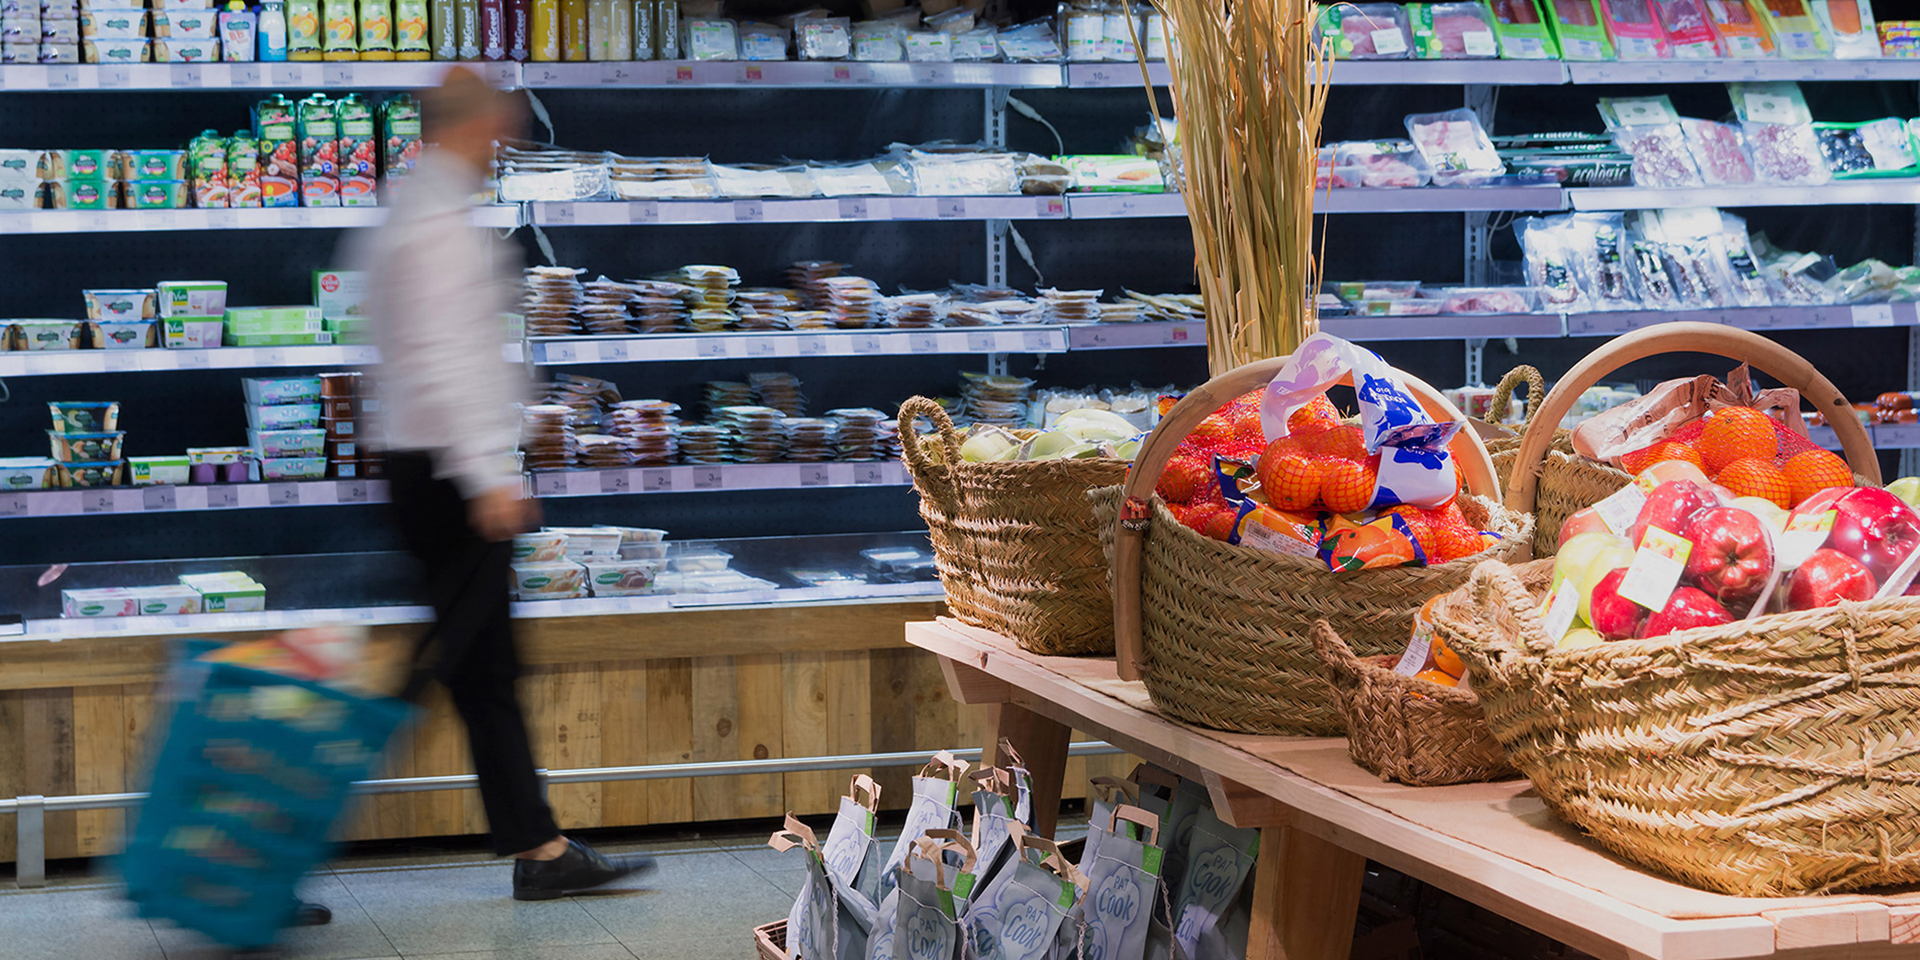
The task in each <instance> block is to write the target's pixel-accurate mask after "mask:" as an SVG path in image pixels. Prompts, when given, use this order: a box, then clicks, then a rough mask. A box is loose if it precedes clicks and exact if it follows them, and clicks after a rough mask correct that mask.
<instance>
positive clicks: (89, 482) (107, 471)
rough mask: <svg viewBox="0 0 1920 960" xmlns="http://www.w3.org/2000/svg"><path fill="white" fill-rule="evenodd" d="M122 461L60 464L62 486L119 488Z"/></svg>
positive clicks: (123, 464)
mask: <svg viewBox="0 0 1920 960" xmlns="http://www.w3.org/2000/svg"><path fill="white" fill-rule="evenodd" d="M124 466H126V464H125V463H124V462H123V461H120V460H94V461H87V462H75V463H63V464H60V485H61V486H62V487H68V488H74V487H79V488H87V489H91V488H99V487H117V486H119V485H120V474H121V468H122V467H124Z"/></svg>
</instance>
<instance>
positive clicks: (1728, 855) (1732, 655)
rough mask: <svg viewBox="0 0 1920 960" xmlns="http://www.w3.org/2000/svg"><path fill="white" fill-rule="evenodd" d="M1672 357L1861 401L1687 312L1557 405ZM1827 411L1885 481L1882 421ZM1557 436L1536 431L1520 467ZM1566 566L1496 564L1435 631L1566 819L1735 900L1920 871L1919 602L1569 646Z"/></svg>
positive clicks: (1597, 368)
mask: <svg viewBox="0 0 1920 960" xmlns="http://www.w3.org/2000/svg"><path fill="white" fill-rule="evenodd" d="M1666 351H1673V352H1686V353H1708V354H1718V355H1721V356H1725V357H1728V358H1730V359H1733V360H1736V361H1745V362H1749V363H1752V364H1753V366H1754V367H1756V368H1757V369H1760V370H1762V371H1763V372H1766V373H1768V374H1770V375H1772V376H1773V377H1774V378H1775V379H1778V380H1780V381H1781V382H1782V383H1785V384H1787V385H1789V386H1792V387H1796V388H1797V389H1799V390H1800V394H1801V396H1802V397H1804V398H1807V399H1809V400H1811V401H1813V403H1814V405H1815V406H1816V407H1818V408H1819V409H1822V410H1826V411H1847V410H1848V405H1847V400H1846V398H1845V397H1844V396H1842V395H1841V394H1840V392H1839V391H1838V390H1837V389H1835V388H1834V386H1833V385H1832V384H1831V383H1830V382H1828V381H1827V380H1826V379H1825V378H1824V377H1821V376H1820V375H1819V373H1818V372H1817V371H1815V370H1814V369H1813V368H1812V367H1811V366H1810V365H1809V364H1808V363H1807V362H1806V361H1805V360H1803V359H1801V358H1800V357H1799V356H1798V355H1797V354H1794V353H1792V352H1791V351H1788V350H1786V349H1785V348H1783V347H1780V346H1778V345H1776V344H1774V343H1773V342H1772V341H1770V340H1766V339H1765V338H1762V337H1759V336H1755V335H1753V334H1749V333H1745V332H1743V331H1739V330H1733V329H1730V328H1726V327H1719V326H1713V325H1709V324H1696V323H1671V324H1662V325H1660V326H1659V327H1655V328H1650V329H1648V330H1644V331H1641V332H1639V333H1634V334H1629V335H1627V336H1625V337H1621V338H1619V339H1618V340H1614V341H1612V342H1610V343H1608V344H1607V345H1606V346H1604V347H1602V348H1601V349H1600V350H1598V351H1596V352H1595V353H1594V354H1593V355H1592V356H1590V357H1588V358H1587V359H1586V360H1584V361H1582V362H1581V364H1580V365H1579V366H1577V367H1575V368H1574V370H1573V372H1571V373H1569V374H1568V375H1567V378H1566V379H1564V380H1562V381H1561V384H1560V386H1559V387H1557V388H1555V390H1554V391H1553V393H1551V394H1549V395H1548V397H1547V402H1546V403H1545V404H1544V405H1543V408H1542V411H1541V414H1540V415H1541V416H1542V417H1543V418H1553V420H1557V419H1558V418H1559V417H1560V416H1561V415H1563V414H1564V413H1565V412H1566V409H1567V407H1568V406H1569V405H1570V404H1571V403H1572V401H1573V398H1574V397H1577V396H1579V394H1580V392H1581V391H1582V390H1584V389H1586V387H1587V386H1588V385H1590V384H1592V383H1593V382H1594V381H1595V380H1597V379H1599V378H1600V377H1601V376H1604V375H1606V374H1607V373H1609V372H1611V371H1612V370H1614V369H1617V368H1618V367H1619V366H1621V365H1623V364H1625V363H1629V362H1632V361H1634V360H1638V359H1641V358H1643V357H1647V356H1651V355H1653V354H1656V353H1661V352H1666ZM1830 419H1831V420H1832V422H1833V423H1834V426H1835V430H1836V432H1837V433H1838V435H1839V438H1840V441H1841V444H1842V446H1843V448H1844V449H1845V450H1846V453H1847V459H1848V461H1849V463H1850V464H1851V466H1852V467H1853V470H1854V473H1855V474H1856V475H1858V476H1859V477H1861V478H1862V479H1863V480H1866V481H1868V482H1873V483H1878V482H1879V465H1878V462H1877V459H1876V457H1875V454H1874V452H1873V448H1872V445H1871V444H1870V443H1869V442H1868V441H1867V437H1866V431H1865V430H1864V429H1863V428H1861V427H1860V425H1859V422H1858V421H1857V420H1855V419H1853V418H1852V417H1851V416H1846V415H1844V414H1843V415H1830ZM1549 422H1553V421H1552V420H1550V421H1549ZM1545 440H1546V438H1545V437H1544V436H1542V435H1539V434H1531V433H1530V434H1529V435H1528V437H1527V443H1526V445H1525V446H1523V448H1522V450H1521V454H1520V455H1521V458H1522V459H1521V462H1520V466H1521V467H1523V468H1524V467H1525V466H1526V465H1527V463H1528V462H1529V460H1528V458H1533V459H1534V460H1537V459H1538V457H1539V456H1540V453H1541V452H1542V450H1543V449H1544V447H1545ZM1515 475H1516V477H1520V476H1525V475H1526V474H1524V473H1523V472H1522V471H1516V474H1515ZM1530 496H1531V491H1530V490H1528V489H1525V488H1518V487H1517V488H1516V489H1514V490H1512V491H1510V492H1509V499H1508V503H1509V504H1510V505H1512V506H1514V507H1515V509H1521V508H1523V507H1524V506H1525V505H1527V502H1528V498H1529V497H1530ZM1551 578H1552V562H1551V561H1548V560H1537V561H1534V562H1533V563H1530V564H1525V565H1522V566H1519V567H1509V566H1507V565H1505V564H1500V563H1483V564H1480V565H1478V566H1477V567H1475V568H1474V571H1473V576H1472V579H1471V581H1470V582H1469V585H1468V587H1467V589H1466V590H1465V591H1463V592H1461V593H1458V594H1456V595H1455V598H1453V599H1454V600H1455V601H1457V602H1448V603H1443V604H1442V605H1441V606H1440V607H1439V608H1438V609H1437V611H1436V612H1437V616H1436V622H1435V629H1436V630H1437V631H1438V632H1439V634H1440V636H1442V637H1443V638H1444V639H1445V640H1446V641H1447V643H1448V644H1449V645H1450V646H1452V647H1453V649H1454V650H1455V651H1456V652H1458V653H1459V654H1460V655H1461V657H1462V658H1463V659H1464V660H1465V661H1466V662H1467V664H1468V665H1469V666H1470V667H1471V668H1472V670H1473V678H1474V687H1475V692H1476V693H1477V694H1478V696H1479V697H1480V701H1481V704H1482V706H1483V707H1484V708H1485V710H1486V715H1487V721H1488V725H1489V726H1490V728H1491V729H1492V731H1493V733H1494V736H1495V737H1496V738H1498V739H1499V741H1500V743H1501V745H1502V746H1503V747H1505V748H1506V751H1507V756H1508V758H1509V759H1510V760H1512V762H1513V765H1514V766H1515V767H1517V768H1519V770H1520V772H1522V773H1524V774H1526V775H1527V776H1528V777H1530V778H1532V780H1533V784H1534V787H1535V788H1536V789H1537V790H1538V791H1539V793H1540V796H1541V798H1542V799H1544V800H1545V801H1546V802H1547V804H1548V805H1549V806H1550V807H1552V809H1553V810H1554V811H1555V812H1556V813H1558V814H1559V815H1560V816H1562V817H1563V818H1565V819H1566V820H1568V821H1570V822H1572V823H1574V824H1575V825H1577V826H1579V827H1581V828H1583V829H1585V830H1586V831H1587V832H1589V833H1591V834H1592V835H1593V836H1594V837H1595V838H1596V839H1597V840H1599V841H1600V842H1601V843H1602V844H1604V845H1605V846H1607V847H1608V848H1609V849H1611V850H1614V851H1615V852H1617V853H1619V854H1621V855H1622V856H1625V857H1627V858H1629V859H1632V860H1636V861H1638V862H1640V863H1644V864H1647V865H1648V866H1651V867H1654V868H1657V869H1660V870H1664V871H1666V872H1668V873H1671V874H1673V875H1674V876H1677V877H1679V878H1681V879H1683V880H1685V881H1687V882H1689V883H1693V884H1697V885H1699V886H1702V887H1706V888H1709V889H1713V890H1718V891H1721V892H1725V893H1731V894H1737V895H1746V896H1786V895H1793V894H1800V893H1809V892H1823V891H1834V890H1845V889H1854V888H1860V887H1869V886H1876V885H1881V884H1893V883H1911V882H1915V881H1920V852H1915V851H1914V850H1913V845H1912V842H1911V839H1910V838H1911V837H1913V836H1914V835H1915V833H1916V832H1920V731H1917V730H1916V728H1915V727H1914V724H1913V722H1912V718H1913V714H1914V710H1915V708H1916V706H1920V650H1916V649H1915V648H1914V644H1913V637H1914V636H1915V634H1916V632H1920V600H1915V599H1908V598H1899V599H1891V600H1876V601H1870V602H1867V603H1848V604H1843V605H1841V606H1838V607H1832V608H1826V609H1819V610H1806V611H1800V612H1796V613H1785V614H1775V615H1772V616H1762V617H1758V618H1755V619H1753V620H1746V621H1741V622H1739V623H1734V624H1728V625H1725V626H1718V627H1705V628H1699V629H1694V630H1685V631H1680V632H1677V633H1673V634H1669V635H1667V636H1664V637H1657V638H1653V639H1649V640H1619V641H1613V642H1610V643H1605V644H1601V645H1599V646H1595V647H1589V648H1586V649H1582V650H1572V651H1558V650H1555V648H1554V644H1553V643H1552V642H1551V641H1550V640H1549V639H1548V638H1547V636H1546V633H1545V628H1544V627H1543V625H1542V622H1541V615H1540V611H1539V604H1540V602H1541V600H1542V599H1543V598H1544V596H1545V594H1546V590H1547V586H1548V583H1549V582H1550V580H1551Z"/></svg>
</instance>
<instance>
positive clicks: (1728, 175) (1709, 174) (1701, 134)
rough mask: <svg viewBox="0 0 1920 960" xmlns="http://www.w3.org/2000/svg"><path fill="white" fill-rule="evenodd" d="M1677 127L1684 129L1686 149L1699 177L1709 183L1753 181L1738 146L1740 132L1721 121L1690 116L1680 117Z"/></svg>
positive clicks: (1748, 163)
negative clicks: (1691, 155)
mask: <svg viewBox="0 0 1920 960" xmlns="http://www.w3.org/2000/svg"><path fill="white" fill-rule="evenodd" d="M1680 129H1681V130H1683V131H1685V132H1686V135H1687V152H1689V153H1691V154H1693V162H1694V165H1695V166H1697V167H1699V168H1700V178H1701V179H1702V180H1704V181H1706V182H1707V183H1708V184H1710V185H1713V186H1728V185H1734V184H1747V183H1752V182H1753V164H1752V163H1750V162H1748V160H1747V151H1746V148H1744V147H1742V146H1741V145H1740V131H1738V130H1736V129H1734V128H1733V127H1730V126H1728V125H1726V124H1724V123H1714V122H1713V121H1711V120H1695V119H1692V118H1690V117H1688V118H1683V119H1681V121H1680Z"/></svg>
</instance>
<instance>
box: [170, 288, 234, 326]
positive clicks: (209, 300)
mask: <svg viewBox="0 0 1920 960" xmlns="http://www.w3.org/2000/svg"><path fill="white" fill-rule="evenodd" d="M154 290H155V291H156V292H157V293H159V294H160V315H161V316H162V317H192V318H205V319H211V320H218V319H220V318H221V316H222V315H223V314H225V313H226V312H227V282H226V281H225V280H162V281H160V282H159V283H157V284H155V285H154Z"/></svg>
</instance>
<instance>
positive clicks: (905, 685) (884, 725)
mask: <svg viewBox="0 0 1920 960" xmlns="http://www.w3.org/2000/svg"><path fill="white" fill-rule="evenodd" d="M916 656H918V654H916V653H915V652H914V651H911V650H875V651H873V652H872V653H870V654H868V655H867V659H868V663H869V671H868V676H867V689H868V698H869V699H868V704H869V706H868V710H867V720H868V730H869V731H870V738H869V741H868V742H869V743H870V744H871V745H872V748H873V752H874V753H897V752H899V751H902V750H912V749H913V748H914V746H915V744H914V732H913V693H912V687H913V659H914V657H916ZM873 779H874V782H876V783H878V784H880V802H881V805H882V806H886V807H896V806H897V807H900V808H902V809H904V808H905V807H906V804H907V801H908V800H909V799H910V798H911V797H912V795H913V794H912V790H913V771H912V770H910V769H907V768H906V767H890V768H886V769H880V770H875V771H873Z"/></svg>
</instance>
